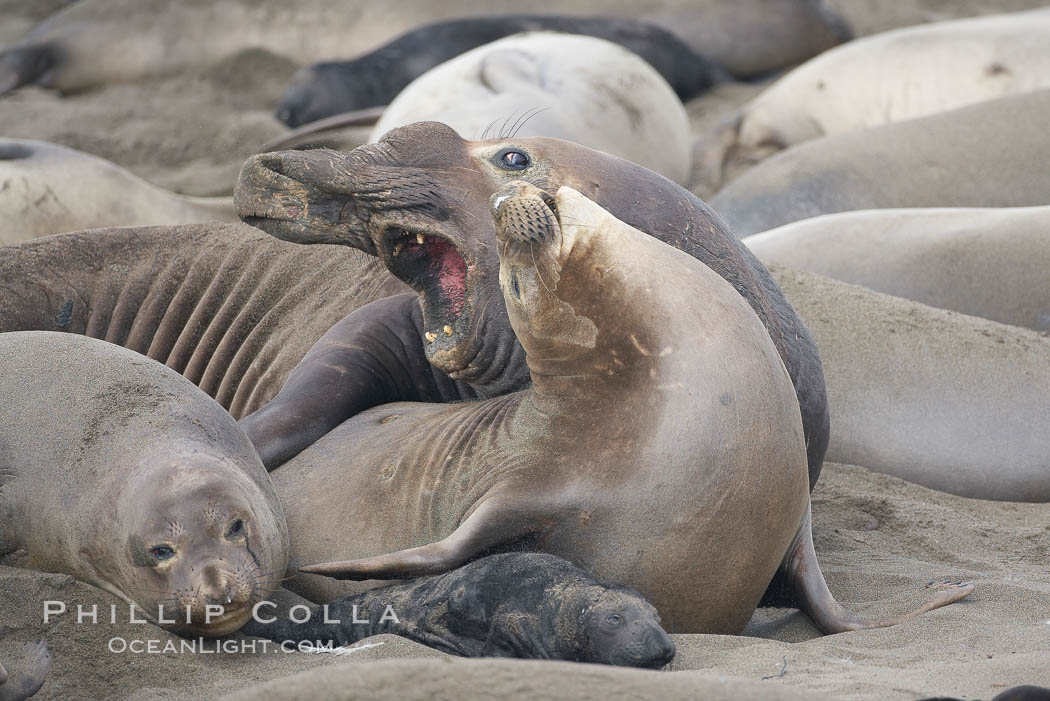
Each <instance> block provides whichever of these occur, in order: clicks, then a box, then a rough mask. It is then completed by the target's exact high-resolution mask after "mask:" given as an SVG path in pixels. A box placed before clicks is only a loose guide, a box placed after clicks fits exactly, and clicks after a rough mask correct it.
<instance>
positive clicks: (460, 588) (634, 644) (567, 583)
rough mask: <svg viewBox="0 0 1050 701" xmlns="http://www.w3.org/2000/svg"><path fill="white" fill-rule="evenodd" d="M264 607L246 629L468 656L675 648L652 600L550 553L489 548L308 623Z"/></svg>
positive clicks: (655, 660)
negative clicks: (395, 640) (411, 645)
mask: <svg viewBox="0 0 1050 701" xmlns="http://www.w3.org/2000/svg"><path fill="white" fill-rule="evenodd" d="M266 613H267V612H266V611H265V609H262V608H260V613H259V614H256V617H255V618H253V619H252V620H251V621H249V622H248V623H247V624H246V625H245V626H244V628H242V629H241V630H242V632H244V633H246V634H248V635H257V636H261V637H264V638H269V639H271V640H276V641H285V640H289V641H294V642H310V643H314V644H317V643H336V644H339V645H351V644H353V643H355V642H357V641H359V640H363V639H364V638H367V637H370V636H372V635H379V634H381V633H393V634H394V635H401V636H404V637H406V638H409V639H411V640H415V641H416V642H419V643H423V644H424V645H429V646H430V647H433V648H437V649H438V650H441V651H443V652H447V653H450V654H453V655H461V656H463V657H522V658H539V659H545V660H572V661H574V662H591V663H597V664H613V665H620V666H624V667H652V668H660V667H663V666H664V665H666V664H667V663H668V662H670V661H671V659H672V658H674V654H675V646H674V642H673V641H672V640H671V637H670V636H669V635H667V633H666V632H665V631H664V629H663V628H661V627H660V616H659V615H658V614H657V613H656V609H654V608H653V607H652V605H651V604H650V603H649V602H648V601H646V600H645V599H643V598H642V597H641V596H639V595H638V594H637V593H636V592H633V591H631V590H630V589H627V588H625V587H620V586H615V585H608V584H603V583H602V582H599V581H597V580H596V579H594V578H593V577H591V576H590V575H589V574H588V573H587V572H585V571H583V570H581V569H580V568H579V567H575V566H574V565H572V564H571V563H569V562H566V561H565V560H562V559H561V558H558V557H554V556H553V555H546V554H543V553H501V554H499V555H489V556H487V557H483V558H480V559H478V560H475V561H473V562H471V563H469V564H466V565H463V566H462V567H459V568H457V569H454V570H452V571H450V572H446V573H444V574H439V575H433V576H430V577H421V578H419V579H415V580H412V581H409V582H404V583H398V584H391V585H389V586H386V587H380V588H378V589H372V590H369V591H366V592H363V593H361V594H357V595H355V596H350V597H347V598H345V599H340V600H339V601H338V602H335V603H333V604H327V605H325V606H324V607H318V608H316V609H314V611H313V612H312V613H311V615H310V617H309V619H308V620H306V621H303V620H302V618H303V616H302V615H301V614H296V615H295V616H294V617H293V616H292V615H291V612H288V613H286V614H284V615H281V616H280V617H279V618H278V617H277V616H266ZM264 618H268V619H269V620H263V619H264ZM333 621H334V622H333Z"/></svg>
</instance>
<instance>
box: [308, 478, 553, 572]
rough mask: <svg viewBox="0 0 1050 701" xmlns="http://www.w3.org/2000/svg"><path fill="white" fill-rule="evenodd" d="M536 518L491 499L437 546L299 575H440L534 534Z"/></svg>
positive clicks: (509, 502)
mask: <svg viewBox="0 0 1050 701" xmlns="http://www.w3.org/2000/svg"><path fill="white" fill-rule="evenodd" d="M519 501H520V499H519ZM534 514H535V511H534V510H533V509H527V510H526V509H523V508H522V507H521V505H520V504H515V503H514V502H513V501H512V500H511V499H509V498H502V499H500V498H495V497H490V498H489V499H487V500H486V501H484V502H482V504H481V505H480V506H479V507H478V508H477V509H475V510H474V513H472V514H471V515H470V516H468V517H467V518H466V520H464V521H463V523H461V524H460V525H459V527H458V528H457V529H456V530H454V531H453V532H452V533H451V534H450V535H449V536H447V537H445V538H443V539H441V540H439V541H436V542H434V543H430V544H428V545H423V546H420V547H418V548H408V549H407V550H399V551H397V552H393V553H388V554H386V555H377V556H376V557H366V558H362V559H360V560H345V561H343V562H326V563H323V564H318V565H309V566H306V567H300V568H299V572H305V573H307V574H319V575H323V576H325V577H332V578H334V579H355V580H363V579H409V578H411V577H422V576H424V575H429V574H440V573H442V572H448V571H449V570H452V569H455V568H456V567H459V566H460V565H463V564H465V563H466V562H467V561H468V560H471V559H473V558H474V557H477V556H479V555H481V554H482V553H484V552H485V551H486V550H488V549H490V548H493V547H495V546H497V545H500V544H503V543H507V542H509V541H512V540H515V539H518V538H522V537H525V536H527V535H529V534H531V533H534V532H535V531H536V530H537V529H538V527H539V526H538V524H539V523H540V519H538V518H536V517H535V516H534Z"/></svg>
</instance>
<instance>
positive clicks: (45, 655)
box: [0, 640, 51, 701]
mask: <svg viewBox="0 0 1050 701" xmlns="http://www.w3.org/2000/svg"><path fill="white" fill-rule="evenodd" d="M50 669H51V653H50V652H48V651H47V643H46V642H44V641H43V640H41V641H40V642H37V643H26V661H25V672H24V674H22V675H21V676H20V677H18V678H17V679H16V678H10V677H9V678H7V679H6V680H3V679H0V701H16V700H17V701H22V700H23V699H28V698H29V697H31V696H33V695H34V694H35V693H36V692H38V691H40V687H42V686H43V685H44V678H45V677H47V673H48V671H50ZM2 671H3V667H0V672H2Z"/></svg>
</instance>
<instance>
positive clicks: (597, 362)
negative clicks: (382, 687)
mask: <svg viewBox="0 0 1050 701" xmlns="http://www.w3.org/2000/svg"><path fill="white" fill-rule="evenodd" d="M493 208H494V216H495V217H496V218H497V219H498V227H497V238H498V252H499V257H500V272H499V279H500V285H501V288H502V290H503V294H504V297H505V302H506V305H507V308H508V309H509V312H510V320H511V323H512V325H513V329H514V333H515V334H516V335H517V337H518V338H519V339H520V341H521V343H522V346H523V347H524V348H525V351H526V354H527V355H526V357H527V361H528V366H529V369H530V371H531V373H532V378H533V382H532V385H531V386H530V387H529V388H528V389H526V390H522V391H520V392H515V393H512V394H509V395H505V396H500V397H495V398H492V399H487V400H482V401H477V402H465V403H459V404H419V403H399V404H392V405H386V406H382V407H377V408H375V409H372V410H369V411H366V412H363V413H361V414H358V415H357V416H355V417H353V418H351V419H349V420H348V421H346V422H345V423H343V424H342V425H340V426H339V427H338V428H337V429H335V430H334V431H332V432H331V433H329V434H328V435H327V436H325V437H324V438H323V439H321V440H320V441H318V442H316V443H315V444H314V445H312V446H311V447H309V448H308V449H306V450H305V451H303V453H302V454H300V455H299V456H298V457H296V458H295V459H294V460H292V461H290V462H289V463H287V464H285V465H283V466H282V467H280V468H278V469H277V470H276V471H274V472H273V473H272V474H273V478H274V484H275V486H276V488H277V489H278V491H279V492H280V493H281V495H282V500H283V501H284V503H285V506H286V509H287V513H288V515H289V532H290V536H291V539H292V548H293V550H294V552H295V553H296V557H297V558H298V559H299V560H300V561H301V562H310V561H312V560H317V559H329V558H331V557H332V556H333V555H335V554H336V553H343V554H344V556H348V557H350V558H356V559H352V560H350V561H346V562H335V563H328V564H322V565H310V566H305V567H300V568H299V573H300V574H299V575H298V577H297V579H296V580H294V581H293V582H292V583H291V584H290V586H292V587H293V588H297V589H299V590H300V591H302V592H304V593H306V594H307V595H310V596H312V597H313V598H318V599H323V598H328V597H329V596H330V594H331V593H333V592H335V591H338V589H336V588H335V587H333V586H331V585H325V584H324V583H318V582H316V581H311V579H312V578H310V577H307V576H305V575H308V574H324V575H327V576H330V577H337V578H340V579H383V578H406V577H417V576H421V575H429V574H436V573H441V572H446V571H448V570H450V569H453V568H455V567H458V566H460V565H461V564H463V563H464V562H467V561H468V560H470V559H472V558H474V557H476V556H478V555H480V554H482V553H484V552H486V551H488V550H491V549H515V548H524V549H539V550H542V551H544V552H548V553H551V554H554V555H557V556H559V557H562V558H565V559H567V560H569V561H570V562H573V563H575V564H576V565H578V566H580V567H583V568H584V569H586V570H588V571H590V572H593V573H594V575H595V576H596V577H598V578H600V579H602V580H603V581H611V582H617V583H620V584H623V585H625V586H629V587H631V588H633V589H635V590H636V591H638V592H639V593H640V594H642V595H643V596H644V597H646V599H648V600H649V601H651V602H652V603H653V605H654V606H655V607H656V609H657V610H658V611H659V612H660V615H661V617H662V618H663V619H664V620H665V621H667V623H668V624H669V628H670V629H672V630H675V631H681V632H719V633H735V632H739V630H740V629H741V628H742V627H743V625H744V624H745V623H746V622H747V620H748V619H749V618H750V616H751V614H752V612H753V610H754V607H755V606H756V605H757V604H758V602H759V599H760V597H761V596H762V594H763V592H764V591H765V589H766V584H767V583H768V582H769V581H770V578H771V577H772V576H773V574H774V572H775V571H777V569H778V566H781V564H782V563H783V564H782V567H783V570H784V571H785V572H786V573H787V581H788V586H789V587H790V588H791V589H792V590H793V593H794V594H795V595H796V596H797V598H798V599H799V600H800V601H801V606H802V608H803V610H805V611H806V612H807V613H808V614H809V615H810V616H812V617H813V618H814V620H815V621H816V622H817V624H818V625H819V626H820V627H821V629H822V630H825V631H841V630H847V629H855V628H858V627H864V626H868V625H883V624H885V623H871V622H868V621H864V620H862V619H859V618H857V617H856V616H854V615H853V614H850V613H849V612H847V611H845V610H844V609H842V608H841V607H840V606H839V605H838V604H837V603H835V601H834V599H832V598H831V594H830V593H829V592H828V589H827V586H826V584H825V583H824V579H823V576H822V575H821V574H820V568H819V566H818V565H817V562H816V555H815V553H814V551H813V543H812V539H811V537H810V521H809V517H808V514H809V511H808V504H809V494H808V480H807V470H806V446H805V440H804V437H803V431H802V422H801V416H800V414H799V410H798V402H797V399H796V397H795V392H794V390H793V388H792V385H791V380H790V378H789V377H788V374H787V372H786V369H785V368H784V365H783V362H782V361H781V359H780V357H779V356H778V354H777V351H776V348H775V347H774V346H773V344H772V342H771V341H770V338H769V334H768V332H767V331H766V330H765V328H764V327H763V326H762V324H761V322H760V321H759V319H758V316H757V315H756V314H755V313H754V310H753V309H752V308H751V307H750V305H748V304H747V302H746V301H745V300H744V299H743V297H741V296H740V295H739V294H738V293H737V292H736V291H735V290H734V289H733V287H732V286H731V285H729V284H728V283H727V282H726V281H725V280H724V279H722V278H721V277H719V276H718V275H717V274H716V273H714V272H713V271H712V270H711V269H710V268H708V267H707V266H705V265H703V264H702V263H700V262H699V261H697V260H696V259H694V258H692V257H691V256H689V255H687V254H685V253H682V252H681V251H678V250H675V249H674V248H672V247H670V246H667V245H666V244H664V243H662V242H661V241H659V240H657V239H655V238H653V237H651V236H648V235H646V234H643V233H642V232H640V231H638V230H637V229H634V228H632V227H630V226H628V225H626V224H624V223H622V222H620V221H619V220H617V219H615V218H613V217H612V215H611V214H609V213H608V212H606V211H605V210H603V209H601V208H600V207H598V205H596V204H595V203H594V202H592V201H590V200H588V199H586V198H585V197H584V196H583V195H581V194H580V193H579V192H577V191H575V190H573V189H571V188H568V187H562V188H560V189H559V190H558V192H557V195H556V196H555V197H553V198H552V197H551V196H550V195H548V194H547V193H545V192H543V191H540V190H537V189H536V188H535V187H533V186H532V185H529V184H527V183H524V182H511V183H509V184H508V185H507V186H505V188H504V189H503V190H502V191H501V192H499V193H497V195H496V196H495V197H494V198H493ZM436 342H437V339H434V340H433V341H431V343H436ZM350 446H353V448H352V449H351V448H350ZM333 523H339V524H342V528H341V529H339V530H338V532H337V534H336V535H333V533H332V530H331V528H330V526H331V524H333ZM343 533H345V534H346V536H345V537H340V536H339V535H338V534H343ZM969 590H970V588H969V587H959V588H953V589H944V590H942V591H941V592H940V593H939V594H938V596H937V598H936V599H935V600H934V601H933V602H931V603H930V605H929V606H939V605H943V604H945V603H948V602H950V601H953V600H955V599H958V598H961V597H962V596H965V595H966V594H968V593H969ZM929 606H928V607H924V608H923V609H920V610H926V609H927V608H929ZM915 613H917V612H915ZM911 615H914V614H911ZM887 623H888V622H887Z"/></svg>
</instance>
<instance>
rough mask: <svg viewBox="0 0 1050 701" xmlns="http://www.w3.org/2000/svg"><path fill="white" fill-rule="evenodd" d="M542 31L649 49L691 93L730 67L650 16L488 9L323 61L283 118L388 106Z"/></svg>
mask: <svg viewBox="0 0 1050 701" xmlns="http://www.w3.org/2000/svg"><path fill="white" fill-rule="evenodd" d="M539 30H545V31H554V32H564V33H567V34H579V35H584V36H592V37H597V38H599V39H605V40H607V41H610V42H613V43H615V44H619V45H620V46H622V47H623V48H625V49H627V50H628V51H631V52H632V53H635V54H637V55H638V56H641V57H642V58H643V59H644V60H645V61H646V63H648V64H649V65H651V66H652V67H653V68H654V69H655V70H656V71H657V72H659V73H660V75H661V76H663V78H664V79H665V80H666V81H667V82H668V83H669V84H670V85H671V87H672V88H673V89H674V91H675V93H676V94H677V95H678V96H679V97H680V98H681V99H682V100H687V99H689V98H691V97H695V96H696V95H698V94H700V93H701V92H703V91H704V90H706V89H707V88H708V87H710V86H711V85H712V84H714V83H715V82H716V80H718V79H719V77H720V75H721V74H722V73H723V72H724V71H722V69H720V68H719V67H718V66H716V65H715V64H714V63H712V62H711V61H708V60H707V59H705V58H703V57H702V56H700V55H699V54H697V53H696V52H694V51H693V49H691V48H690V47H689V46H687V45H686V44H685V43H684V42H683V41H682V40H681V39H679V38H678V37H677V36H675V35H674V34H673V33H671V32H669V31H667V30H666V29H663V28H661V27H659V26H657V25H655V24H651V23H649V22H642V21H638V20H633V19H626V18H614V17H574V16H570V15H502V16H481V17H469V18H461V19H452V20H446V21H444V22H435V23H432V24H427V25H424V26H422V27H418V28H416V29H413V30H411V31H409V32H407V33H406V34H403V35H401V36H400V37H398V38H397V39H394V40H393V41H391V42H389V43H387V44H384V45H383V46H381V47H380V48H378V49H376V50H374V51H371V52H369V53H367V54H365V55H363V56H360V57H358V58H355V59H354V60H352V61H333V62H325V63H318V64H315V65H312V66H308V67H307V68H304V69H302V70H301V71H299V73H297V74H296V75H295V76H294V77H293V78H292V81H291V83H290V84H289V86H288V88H287V90H285V94H284V96H283V97H282V98H281V102H280V104H279V105H278V106H277V112H276V114H277V118H278V119H280V120H281V121H282V122H284V123H285V124H287V125H288V126H290V127H297V126H299V125H301V124H305V123H306V122H312V121H315V120H318V119H322V118H324V117H330V116H332V115H334V114H338V113H341V112H350V111H355V110H360V109H363V108H366V107H374V106H378V105H388V104H390V102H391V101H392V100H393V99H394V98H395V97H396V96H397V94H398V93H400V92H401V91H402V90H403V89H404V88H405V86H407V85H408V84H409V83H411V82H412V81H413V80H415V79H416V78H418V77H419V76H420V75H422V74H424V73H425V72H427V71H429V70H431V69H433V68H434V67H436V66H438V65H440V64H442V63H444V62H446V61H448V60H450V59H453V58H455V57H456V56H459V55H460V54H463V53H466V52H467V51H471V50H472V49H476V48H478V47H479V46H482V45H483V44H488V43H491V42H494V41H497V40H499V39H503V38H504V37H508V36H510V35H512V34H519V33H521V32H535V31H539Z"/></svg>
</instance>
